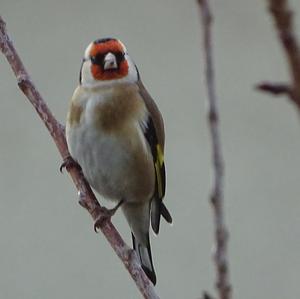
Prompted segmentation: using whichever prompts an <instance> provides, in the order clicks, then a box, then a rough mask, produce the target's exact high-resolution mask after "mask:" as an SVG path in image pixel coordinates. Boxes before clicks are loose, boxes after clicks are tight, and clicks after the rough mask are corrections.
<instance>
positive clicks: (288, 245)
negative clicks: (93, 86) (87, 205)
mask: <svg viewBox="0 0 300 299" xmlns="http://www.w3.org/2000/svg"><path fill="white" fill-rule="evenodd" d="M291 5H292V7H293V9H294V10H295V11H296V12H297V13H296V18H297V31H298V32H300V3H299V1H297V0H293V1H291ZM0 7H1V15H2V16H3V18H4V19H5V21H6V22H7V28H8V31H9V33H10V35H11V37H12V39H13V41H14V44H15V46H16V48H17V50H18V51H19V53H20V55H21V57H22V59H23V62H24V64H25V66H26V67H27V69H28V71H29V73H30V74H31V76H32V79H33V80H34V82H35V84H36V86H37V87H38V89H39V91H40V92H41V93H42V95H43V96H44V98H45V100H46V101H47V103H48V105H49V107H50V108H51V110H52V111H53V113H54V114H55V115H56V117H57V118H58V119H59V120H60V121H61V122H64V121H65V115H66V113H67V107H68V100H69V98H70V97H71V95H72V93H73V90H74V88H75V87H76V85H77V83H78V75H79V68H80V64H81V59H82V56H83V52H84V49H85V47H86V46H87V45H88V44H89V42H90V41H92V40H94V39H97V38H101V37H106V36H113V37H118V38H120V39H121V40H122V41H123V42H124V43H125V44H126V45H127V48H128V50H129V53H130V55H131V56H132V57H133V59H134V60H135V62H136V64H137V65H138V67H139V70H140V73H141V75H142V79H143V81H144V83H145V85H146V86H147V88H148V90H149V92H150V93H151V95H152V96H153V97H154V98H155V99H156V101H157V103H158V105H159V107H160V110H161V112H162V114H163V115H164V119H165V126H166V136H167V137H166V165H167V179H168V181H167V194H166V198H165V202H166V204H167V206H168V207H169V209H170V211H171V212H172V214H173V218H174V226H173V227H169V226H168V225H166V224H165V223H163V225H162V227H161V233H160V235H159V236H158V237H154V236H152V251H153V258H154V264H155V267H156V271H157V276H158V284H157V287H156V289H157V292H158V294H159V295H160V296H161V298H178V299H179V298H191V299H192V298H197V297H199V296H200V295H201V293H202V291H203V290H207V291H209V292H214V281H215V272H214V264H213V262H212V260H211V256H212V252H213V251H212V250H213V225H212V211H211V207H210V205H209V203H208V194H209V192H210V186H211V177H212V171H211V155H210V139H209V135H208V130H207V124H206V103H205V101H206V87H205V84H204V61H203V51H202V39H201V37H202V36H201V27H200V20H199V14H198V8H197V5H196V4H195V1H192V0H191V1H179V0H164V1H146V0H139V1H129V0H128V1H116V0H102V1H71V0H69V1H58V0H56V1H46V0H41V1H33V0H32V1H30V0H24V1H21V0H1V2H0ZM212 9H213V13H214V15H215V24H214V29H213V33H214V35H213V40H214V54H215V67H216V79H217V93H218V96H219V99H220V112H221V124H222V132H221V133H222V141H223V147H224V154H225V162H226V186H225V200H226V203H225V208H226V222H227V224H228V227H229V230H230V240H229V255H230V275H231V281H232V284H233V295H234V298H243V299H253V298H297V297H299V296H300V288H299V277H300V198H299V194H300V184H299V177H300V158H299V150H300V139H299V136H300V122H299V117H298V115H297V113H296V109H295V107H293V106H292V105H291V104H290V103H289V102H288V101H287V100H286V99H285V98H272V97H270V96H268V95H265V94H262V93H259V92H257V91H255V90H254V88H253V87H254V85H255V84H256V83H257V82H259V81H261V80H265V79H269V80H272V81H275V82H276V81H286V80H288V72H287V66H286V64H285V57H284V55H283V52H282V50H281V47H280V46H279V44H278V41H277V37H276V35H275V33H274V30H273V24H272V21H271V18H270V16H269V14H268V13H267V10H266V1H259V0H256V1H246V0H243V1H239V0H228V1H213V2H212ZM298 36H299V35H298ZM0 70H1V71H0V98H1V106H0V107H1V109H0V137H1V141H0V192H1V197H0V252H1V254H0V297H1V298H6V299H15V298H23V299H37V298H44V299H50V298H51V299H52V298H140V297H141V295H140V294H139V292H138V291H137V289H136V287H135V285H134V284H133V282H132V281H131V279H130V277H129V276H128V274H127V272H126V270H125V269H124V267H123V265H122V264H121V262H120V261H119V260H118V258H117V257H116V255H115V254H114V253H113V252H112V250H111V248H110V246H109V245H108V243H107V241H106V240H105V239H104V237H103V236H102V235H101V234H99V235H96V234H95V233H94V231H93V227H92V225H93V223H92V220H91V217H90V216H89V215H88V214H87V212H86V211H85V210H84V209H82V208H81V207H80V206H79V205H78V204H77V201H78V198H77V193H76V191H75V188H74V186H73V184H72V183H71V181H70V178H69V177H68V175H67V174H64V175H61V174H60V173H59V165H60V164H61V162H62V161H61V159H60V156H59V155H58V152H57V150H56V148H55V146H54V143H53V142H52V140H51V139H50V138H49V134H48V132H47V131H46V130H45V128H44V126H43V125H42V123H41V121H40V120H39V119H38V117H37V114H36V113H35V111H34V110H33V108H32V107H31V106H30V105H29V103H28V102H27V100H26V99H25V98H24V96H23V94H21V92H20V91H19V90H18V88H17V85H16V79H15V77H14V76H13V74H12V71H11V70H10V67H9V66H8V64H7V62H6V61H5V59H4V57H3V56H2V55H0ZM100 201H101V202H102V203H104V204H105V205H108V204H107V202H105V201H104V200H103V199H101V198H100ZM113 223H114V224H115V225H116V226H117V228H118V229H119V230H120V232H121V234H122V236H123V237H124V238H125V240H126V241H127V243H129V244H130V245H131V237H130V233H129V229H128V226H127V224H126V222H125V220H124V218H123V215H122V213H118V214H117V215H116V216H115V217H114V218H113Z"/></svg>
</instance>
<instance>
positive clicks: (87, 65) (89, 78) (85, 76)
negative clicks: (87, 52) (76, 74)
mask: <svg viewBox="0 0 300 299" xmlns="http://www.w3.org/2000/svg"><path fill="white" fill-rule="evenodd" d="M91 66H92V63H91V61H90V60H87V61H85V62H84V63H83V65H82V69H81V76H82V77H81V78H82V83H83V84H84V85H87V86H94V85H95V83H96V80H95V79H94V77H93V75H92V73H91Z"/></svg>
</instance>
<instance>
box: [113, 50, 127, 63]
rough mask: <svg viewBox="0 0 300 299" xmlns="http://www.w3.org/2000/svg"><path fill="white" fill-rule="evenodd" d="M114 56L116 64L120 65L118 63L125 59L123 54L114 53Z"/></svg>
mask: <svg viewBox="0 0 300 299" xmlns="http://www.w3.org/2000/svg"><path fill="white" fill-rule="evenodd" d="M114 55H115V56H116V59H117V63H118V64H120V62H121V61H123V60H124V59H125V57H124V56H125V53H123V52H117V53H114Z"/></svg>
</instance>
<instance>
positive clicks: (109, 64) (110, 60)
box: [103, 52, 118, 70]
mask: <svg viewBox="0 0 300 299" xmlns="http://www.w3.org/2000/svg"><path fill="white" fill-rule="evenodd" d="M103 68H104V70H116V69H117V68H118V64H117V59H116V56H115V55H114V54H113V53H111V52H109V53H107V54H106V55H105V57H104V62H103Z"/></svg>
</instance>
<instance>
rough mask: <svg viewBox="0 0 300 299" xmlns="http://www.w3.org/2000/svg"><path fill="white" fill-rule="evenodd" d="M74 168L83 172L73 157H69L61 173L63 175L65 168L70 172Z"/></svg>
mask: <svg viewBox="0 0 300 299" xmlns="http://www.w3.org/2000/svg"><path fill="white" fill-rule="evenodd" d="M73 167H76V168H77V169H79V170H81V167H80V165H79V164H78V163H77V162H76V161H75V160H74V159H73V158H72V157H71V156H67V157H66V158H65V159H64V161H63V163H62V164H61V165H60V167H59V171H60V172H61V173H62V172H63V169H64V168H66V169H67V170H69V169H70V168H73Z"/></svg>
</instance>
